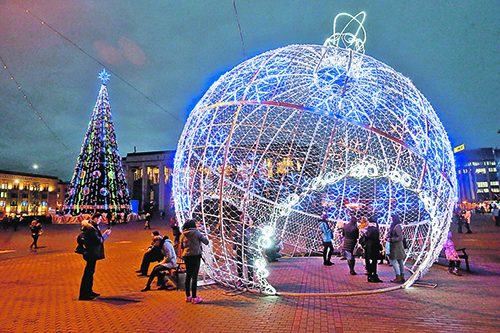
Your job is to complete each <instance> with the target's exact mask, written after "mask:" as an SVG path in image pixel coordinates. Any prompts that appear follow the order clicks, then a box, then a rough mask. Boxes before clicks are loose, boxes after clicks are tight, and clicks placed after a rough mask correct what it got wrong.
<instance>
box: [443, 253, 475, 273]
mask: <svg viewBox="0 0 500 333" xmlns="http://www.w3.org/2000/svg"><path fill="white" fill-rule="evenodd" d="M455 250H456V251H457V254H458V257H459V258H460V259H463V260H464V261H465V267H466V269H467V272H470V267H469V255H468V254H467V252H465V250H466V248H465V247H464V248H461V249H455ZM459 252H462V253H459ZM439 258H444V259H446V255H445V253H444V251H441V253H439Z"/></svg>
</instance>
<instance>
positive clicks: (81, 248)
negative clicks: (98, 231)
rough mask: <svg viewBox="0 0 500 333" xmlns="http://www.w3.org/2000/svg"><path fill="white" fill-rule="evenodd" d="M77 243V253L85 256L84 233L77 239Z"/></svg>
mask: <svg viewBox="0 0 500 333" xmlns="http://www.w3.org/2000/svg"><path fill="white" fill-rule="evenodd" d="M76 242H77V243H78V245H77V247H76V249H75V253H78V254H85V234H84V233H83V232H82V233H81V234H79V235H78V236H77V237H76Z"/></svg>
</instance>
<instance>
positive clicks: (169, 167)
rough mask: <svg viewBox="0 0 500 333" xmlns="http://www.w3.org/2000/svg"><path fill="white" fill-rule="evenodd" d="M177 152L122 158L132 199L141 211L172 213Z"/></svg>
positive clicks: (159, 152)
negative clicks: (173, 178)
mask: <svg viewBox="0 0 500 333" xmlns="http://www.w3.org/2000/svg"><path fill="white" fill-rule="evenodd" d="M174 157H175V150H162V151H152V152H140V153H137V152H134V153H128V154H127V156H126V157H124V158H122V167H123V172H124V173H125V177H126V179H127V186H128V188H129V193H130V199H131V200H132V201H134V200H136V201H137V202H138V209H139V211H147V210H148V209H152V210H153V211H159V212H166V213H168V212H169V211H170V210H171V208H172V206H173V199H172V172H173V170H174Z"/></svg>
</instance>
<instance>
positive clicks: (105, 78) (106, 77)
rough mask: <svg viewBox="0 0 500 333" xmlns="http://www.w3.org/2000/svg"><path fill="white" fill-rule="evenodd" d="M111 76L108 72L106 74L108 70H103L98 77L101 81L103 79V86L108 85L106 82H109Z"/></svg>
mask: <svg viewBox="0 0 500 333" xmlns="http://www.w3.org/2000/svg"><path fill="white" fill-rule="evenodd" d="M110 76H111V75H110V74H109V73H108V72H106V70H105V69H103V70H102V71H101V72H100V73H99V75H98V76H97V77H98V78H99V79H101V81H102V83H103V84H106V81H108V80H109V77H110Z"/></svg>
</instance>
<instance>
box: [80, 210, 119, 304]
mask: <svg viewBox="0 0 500 333" xmlns="http://www.w3.org/2000/svg"><path fill="white" fill-rule="evenodd" d="M100 219H101V214H99V213H94V215H92V219H91V220H90V221H82V235H83V237H82V241H83V244H82V245H83V247H84V250H83V259H84V260H85V261H86V262H87V265H86V266H85V270H84V271H83V276H82V282H81V285H80V297H79V298H78V299H79V300H80V301H85V300H91V299H94V298H95V297H97V296H99V294H98V293H95V292H94V291H93V290H92V287H93V286H94V272H95V266H96V262H97V260H101V259H104V244H103V243H104V241H105V240H106V239H107V238H108V236H109V234H110V233H111V229H107V230H106V231H105V232H104V234H101V231H100V230H99V227H98V224H99V220H100Z"/></svg>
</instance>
